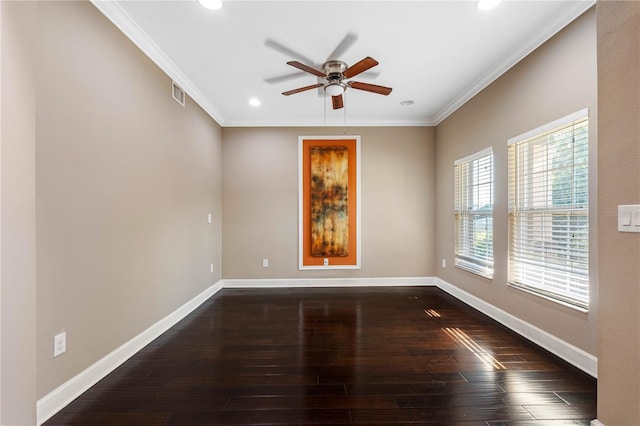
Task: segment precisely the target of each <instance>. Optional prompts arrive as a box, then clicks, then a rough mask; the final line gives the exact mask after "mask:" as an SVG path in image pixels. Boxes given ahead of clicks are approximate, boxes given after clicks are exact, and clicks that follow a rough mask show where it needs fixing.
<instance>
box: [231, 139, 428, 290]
mask: <svg viewBox="0 0 640 426" xmlns="http://www.w3.org/2000/svg"><path fill="white" fill-rule="evenodd" d="M344 132H345V130H344V129H342V128H334V129H331V128H224V129H223V132H222V134H223V149H222V151H223V199H224V208H223V217H224V227H223V231H224V232H223V234H224V236H223V238H224V244H223V247H224V248H223V256H222V258H223V265H222V270H223V274H224V278H225V279H260V278H327V277H341V278H346V277H425V276H433V275H434V272H435V270H434V256H433V254H434V249H435V247H434V241H435V239H434V231H435V228H434V226H435V221H434V217H433V212H434V200H435V198H434V197H435V174H434V129H433V128H429V127H391V128H385V127H379V128H378V127H370V128H349V129H347V130H346V134H348V135H360V136H361V138H362V139H361V155H362V158H361V161H362V165H361V173H362V179H361V181H362V188H361V191H362V195H361V202H362V210H361V211H362V269H361V270H346V271H345V270H333V271H299V270H298V169H297V164H298V160H297V158H298V136H315V135H341V134H344ZM263 258H268V259H269V262H270V266H269V268H262V259H263Z"/></svg>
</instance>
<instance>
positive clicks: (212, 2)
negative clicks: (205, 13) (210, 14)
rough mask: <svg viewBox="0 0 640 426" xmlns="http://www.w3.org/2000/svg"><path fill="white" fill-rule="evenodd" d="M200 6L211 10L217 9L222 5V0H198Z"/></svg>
mask: <svg viewBox="0 0 640 426" xmlns="http://www.w3.org/2000/svg"><path fill="white" fill-rule="evenodd" d="M198 1H199V2H200V4H201V5H202V7H206V8H207V9H211V10H218V9H220V8H221V7H222V0H198Z"/></svg>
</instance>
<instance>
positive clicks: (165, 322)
mask: <svg viewBox="0 0 640 426" xmlns="http://www.w3.org/2000/svg"><path fill="white" fill-rule="evenodd" d="M220 289H222V281H218V282H217V283H215V284H214V285H212V286H211V287H209V288H208V289H206V290H205V291H203V292H202V293H200V294H199V295H197V296H196V297H194V298H193V299H191V300H190V301H188V302H187V303H185V304H184V305H182V306H181V307H179V308H178V309H176V310H175V311H174V312H172V313H171V314H169V315H168V316H166V317H165V318H163V319H161V320H160V321H158V322H157V323H155V324H153V325H152V326H151V327H149V328H148V329H146V330H145V331H143V332H142V333H140V334H138V335H137V336H135V337H134V338H133V339H131V340H129V341H128V342H126V343H125V344H123V345H122V346H120V347H119V348H117V349H115V350H114V351H113V352H111V353H110V354H108V355H106V356H105V357H104V358H102V359H100V360H99V361H98V362H96V363H94V364H93V365H91V366H90V367H89V368H87V369H86V370H84V371H82V372H81V373H79V374H78V375H76V376H75V377H73V378H72V379H70V380H68V381H66V382H65V383H63V384H62V385H60V386H58V387H57V388H56V389H54V390H52V391H51V392H49V393H48V394H47V395H45V396H44V397H42V398H41V399H39V400H38V402H37V405H36V407H37V408H36V409H37V422H38V425H41V424H42V423H44V422H45V421H47V420H48V419H49V418H51V417H52V416H53V415H54V414H56V413H57V412H58V411H60V410H61V409H63V408H64V407H65V406H66V405H67V404H69V403H70V402H71V401H73V400H74V399H75V398H77V397H78V396H80V395H81V394H82V393H83V392H85V391H86V390H87V389H89V388H90V387H91V386H93V385H95V384H96V383H98V382H99V381H100V380H102V379H103V378H104V377H105V376H106V375H107V374H109V373H111V372H112V371H113V370H115V369H116V368H117V367H119V366H120V365H121V364H122V363H124V362H125V361H126V360H128V359H129V358H131V357H132V356H133V355H134V354H136V353H137V352H138V351H140V350H141V349H142V348H144V347H145V346H146V345H148V344H149V343H151V342H152V341H153V340H154V339H156V338H157V337H159V336H160V335H161V334H162V333H164V332H165V331H167V330H169V329H170V328H171V327H173V326H174V325H175V324H177V323H178V322H179V321H180V320H182V319H183V318H184V317H186V316H187V315H189V314H190V313H191V312H193V311H194V310H195V309H196V308H197V307H198V306H200V305H201V304H202V303H203V302H205V301H206V300H207V299H209V298H210V297H211V296H213V295H214V294H215V293H217V292H218V291H219V290H220Z"/></svg>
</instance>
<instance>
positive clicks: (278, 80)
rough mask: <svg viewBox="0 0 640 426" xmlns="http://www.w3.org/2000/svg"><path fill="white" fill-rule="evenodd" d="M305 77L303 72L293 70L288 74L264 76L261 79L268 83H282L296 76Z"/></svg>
mask: <svg viewBox="0 0 640 426" xmlns="http://www.w3.org/2000/svg"><path fill="white" fill-rule="evenodd" d="M302 77H305V74H300V73H299V72H298V71H294V72H292V73H289V74H282V75H278V76H274V77H265V78H264V79H263V81H264V82H265V83H269V84H276V83H282V82H284V81H289V80H295V79H296V78H302Z"/></svg>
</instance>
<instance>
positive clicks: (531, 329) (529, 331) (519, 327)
mask: <svg viewBox="0 0 640 426" xmlns="http://www.w3.org/2000/svg"><path fill="white" fill-rule="evenodd" d="M434 280H435V281H436V285H437V286H438V288H440V289H442V290H444V291H446V292H447V293H449V294H450V295H452V296H454V297H455V298H456V299H458V300H461V301H463V302H464V303H466V304H468V305H470V306H472V307H473V308H475V309H477V310H479V311H480V312H482V313H483V314H485V315H487V316H489V317H491V318H492V319H494V320H496V321H498V322H499V323H500V324H502V325H504V326H506V327H508V328H509V329H511V330H513V331H515V332H516V333H518V334H520V335H521V336H523V337H525V338H527V339H529V340H531V341H532V342H533V343H535V344H537V345H538V346H541V347H543V348H544V349H546V350H548V351H549V352H551V353H552V354H554V355H557V356H558V357H560V358H562V359H563V360H565V361H567V362H568V363H570V364H572V365H574V366H575V367H577V368H579V369H580V370H582V371H584V372H585V373H587V374H589V375H590V376H592V377H595V378H597V377H598V358H597V357H595V356H593V355H591V354H590V353H587V352H585V351H583V350H582V349H580V348H577V347H575V346H573V345H572V344H570V343H568V342H565V341H564V340H561V339H559V338H557V337H556V336H554V335H552V334H549V333H547V332H546V331H544V330H541V329H539V328H538V327H536V326H534V325H532V324H529V323H528V322H526V321H523V320H521V319H520V318H517V317H515V316H513V315H511V314H509V313H508V312H505V311H503V310H502V309H499V308H497V307H495V306H493V305H491V304H489V303H487V302H485V301H484V300H482V299H479V298H478V297H476V296H474V295H472V294H470V293H467V292H466V291H464V290H461V289H459V288H458V287H456V286H454V285H452V284H449V283H448V282H446V281H444V280H442V279H440V278H434Z"/></svg>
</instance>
